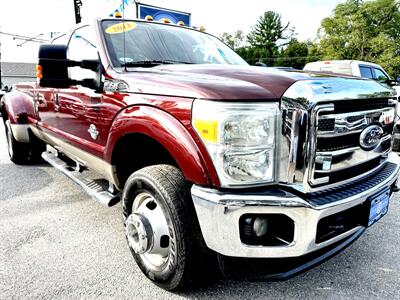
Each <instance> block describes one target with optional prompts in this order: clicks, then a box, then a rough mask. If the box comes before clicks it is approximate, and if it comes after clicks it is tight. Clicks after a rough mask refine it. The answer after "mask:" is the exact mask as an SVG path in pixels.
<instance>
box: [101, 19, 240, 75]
mask: <svg viewBox="0 0 400 300" xmlns="http://www.w3.org/2000/svg"><path fill="white" fill-rule="evenodd" d="M123 24H125V52H124V33H123V32H124V27H123V26H124V25H123ZM102 29H103V32H104V37H105V42H106V46H107V48H108V52H109V55H110V59H111V62H112V64H113V66H114V67H122V66H124V65H126V66H154V65H157V64H162V63H186V64H188V63H189V64H230V65H247V63H246V62H245V61H244V60H243V59H242V58H241V57H240V56H239V55H237V54H236V53H235V52H234V51H233V50H232V49H230V48H229V47H228V46H226V45H225V44H224V43H223V42H221V41H220V40H218V39H217V38H215V37H213V36H211V35H209V34H206V33H202V32H198V31H195V30H190V29H185V28H180V27H175V26H168V25H164V24H157V23H149V22H136V21H127V20H126V21H125V23H123V22H121V20H104V21H102Z"/></svg>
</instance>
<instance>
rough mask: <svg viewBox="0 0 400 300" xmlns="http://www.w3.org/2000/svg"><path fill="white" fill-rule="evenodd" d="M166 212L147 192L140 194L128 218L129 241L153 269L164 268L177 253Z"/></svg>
mask: <svg viewBox="0 0 400 300" xmlns="http://www.w3.org/2000/svg"><path fill="white" fill-rule="evenodd" d="M167 220H168V219H167V217H166V212H165V211H164V209H163V207H162V206H161V205H160V203H158V201H157V200H156V199H155V198H154V197H153V196H152V195H151V194H150V193H148V192H142V193H140V194H138V195H137V196H136V197H135V199H134V201H133V204H132V213H131V214H130V215H129V216H128V218H127V219H126V221H125V233H126V236H127V239H128V244H129V246H130V247H131V248H132V250H133V251H134V252H135V253H136V254H137V255H139V256H140V258H141V259H142V261H143V263H144V264H145V265H146V266H147V267H148V268H149V269H151V270H153V271H160V270H162V269H164V268H165V266H166V265H167V264H168V262H169V260H170V259H171V258H172V259H173V258H174V257H175V246H174V245H175V244H176V240H175V232H174V229H173V228H172V226H169V225H168V221H167Z"/></svg>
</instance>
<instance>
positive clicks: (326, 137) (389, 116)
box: [308, 99, 395, 187]
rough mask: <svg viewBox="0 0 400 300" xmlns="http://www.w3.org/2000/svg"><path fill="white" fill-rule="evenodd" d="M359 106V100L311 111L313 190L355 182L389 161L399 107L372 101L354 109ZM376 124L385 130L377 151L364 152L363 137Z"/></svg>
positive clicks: (316, 107) (327, 104)
mask: <svg viewBox="0 0 400 300" xmlns="http://www.w3.org/2000/svg"><path fill="white" fill-rule="evenodd" d="M345 102H348V103H345ZM349 103H350V104H352V105H350V104H349ZM356 103H357V100H346V101H337V102H332V103H324V104H318V105H316V106H315V107H314V108H313V109H312V110H311V113H310V117H311V118H310V123H311V124H310V125H311V126H310V127H311V131H312V132H311V135H310V147H309V150H310V153H309V154H310V160H309V166H308V169H309V173H308V182H309V184H310V185H311V186H312V187H318V186H322V185H324V186H325V185H331V184H338V183H342V182H345V181H346V180H349V179H352V180H354V179H355V178H358V177H360V176H363V175H365V174H368V173H370V172H372V171H374V170H376V169H377V168H379V167H380V166H381V165H382V164H383V162H384V161H386V158H387V156H388V154H389V152H390V146H391V132H392V130H393V124H394V123H393V122H394V116H395V107H391V106H389V105H390V104H389V101H388V99H383V100H382V99H380V100H379V101H378V100H377V101H376V102H374V100H373V99H371V100H369V101H363V102H362V103H363V105H361V104H360V103H361V102H359V101H358V103H359V104H360V105H359V106H354V105H355V104H356ZM360 109H363V110H360ZM374 124H376V125H378V128H382V131H383V135H382V136H381V137H380V138H379V142H378V144H377V145H376V146H375V147H374V148H373V149H371V150H366V149H365V148H364V149H363V148H362V147H361V145H360V134H361V132H362V131H363V130H364V129H365V128H367V127H370V126H372V125H374ZM379 130H381V129H379Z"/></svg>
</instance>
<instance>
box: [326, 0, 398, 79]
mask: <svg viewBox="0 0 400 300" xmlns="http://www.w3.org/2000/svg"><path fill="white" fill-rule="evenodd" d="M399 7H400V3H399V1H397V0H371V1H361V0H348V1H346V2H345V3H342V4H339V5H337V6H336V8H335V10H334V12H333V15H332V16H331V17H329V18H325V19H324V20H323V21H322V23H321V28H320V31H319V36H320V50H321V52H322V54H323V57H324V58H325V59H355V60H364V61H370V62H375V63H378V64H380V65H382V67H383V68H385V70H386V71H387V72H388V73H389V74H391V75H392V76H393V75H395V74H397V73H400V59H399V58H398V56H399V54H400V11H399Z"/></svg>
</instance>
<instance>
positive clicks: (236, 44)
mask: <svg viewBox="0 0 400 300" xmlns="http://www.w3.org/2000/svg"><path fill="white" fill-rule="evenodd" d="M219 38H220V39H221V40H222V41H223V42H224V43H225V44H227V45H228V46H229V47H231V48H232V49H233V50H235V49H238V48H240V47H243V46H244V43H245V36H244V34H243V31H242V30H236V31H235V32H234V33H233V34H230V33H228V32H224V33H222V34H221V35H220V36H219Z"/></svg>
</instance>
